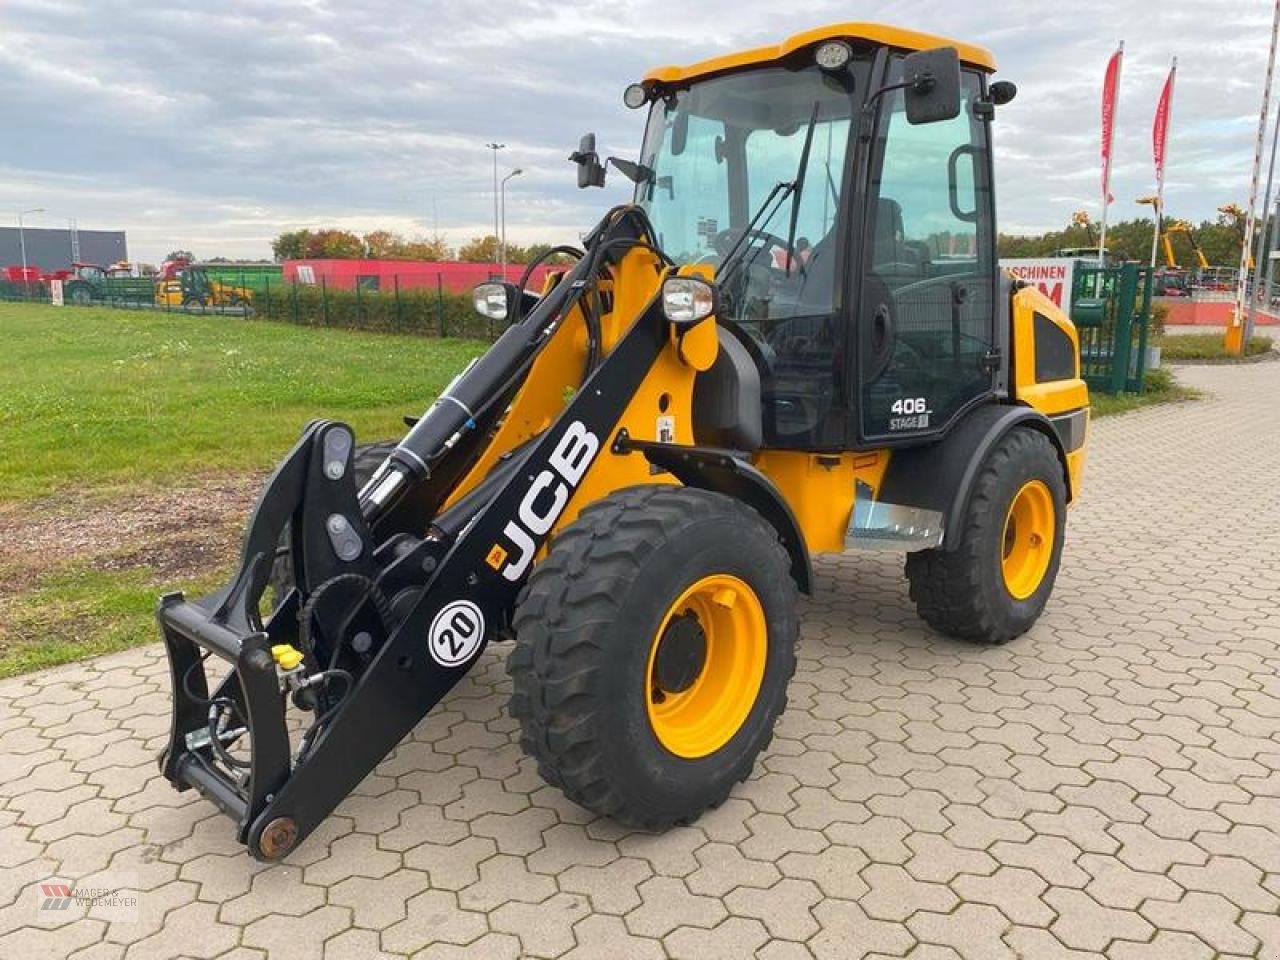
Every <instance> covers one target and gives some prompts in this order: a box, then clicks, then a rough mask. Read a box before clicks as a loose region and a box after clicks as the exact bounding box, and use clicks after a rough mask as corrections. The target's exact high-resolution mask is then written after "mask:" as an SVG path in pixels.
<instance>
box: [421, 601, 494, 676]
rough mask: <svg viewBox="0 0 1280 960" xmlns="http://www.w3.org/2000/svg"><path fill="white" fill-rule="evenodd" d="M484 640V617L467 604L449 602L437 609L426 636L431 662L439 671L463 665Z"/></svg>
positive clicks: (463, 602) (471, 604) (468, 602)
mask: <svg viewBox="0 0 1280 960" xmlns="http://www.w3.org/2000/svg"><path fill="white" fill-rule="evenodd" d="M483 639H484V614H483V613H481V612H480V608H479V607H477V606H476V605H475V604H474V603H472V602H471V601H470V600H452V601H450V602H449V603H446V604H445V605H444V606H443V607H441V608H440V612H439V613H437V614H436V615H435V618H434V619H433V620H432V621H431V629H430V630H429V631H428V632H427V649H428V650H429V651H430V652H431V659H432V660H434V661H435V662H436V663H438V664H440V666H442V667H456V666H459V665H460V664H463V663H466V662H467V661H468V660H470V659H471V658H472V657H473V656H475V652H476V651H477V650H478V649H479V648H480V642H481V641H482V640H483Z"/></svg>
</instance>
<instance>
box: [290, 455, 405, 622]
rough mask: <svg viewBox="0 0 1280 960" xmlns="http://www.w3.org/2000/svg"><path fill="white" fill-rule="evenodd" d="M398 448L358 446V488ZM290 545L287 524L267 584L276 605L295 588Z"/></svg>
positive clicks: (354, 459) (354, 464)
mask: <svg viewBox="0 0 1280 960" xmlns="http://www.w3.org/2000/svg"><path fill="white" fill-rule="evenodd" d="M395 448H396V442H395V441H394V440H392V441H387V442H385V443H367V444H364V445H362V446H357V447H356V449H355V452H354V453H353V454H352V463H351V467H352V474H353V475H354V476H355V481H356V489H357V490H359V489H360V488H361V487H363V486H364V485H365V483H366V482H368V480H369V478H370V477H372V476H373V471H375V470H377V469H378V467H380V466H381V465H382V461H383V460H385V459H387V457H388V456H390V455H391V451H392V450H394V449H395ZM288 546H289V527H288V525H286V526H285V528H284V532H283V533H281V534H280V547H281V549H280V551H279V552H278V553H277V554H276V559H275V562H274V563H273V564H272V565H271V578H270V579H269V580H268V581H267V585H268V586H269V587H270V588H271V590H272V591H273V595H272V601H271V605H272V606H275V605H276V604H277V603H279V602H280V600H281V598H283V597H284V595H285V594H286V593H287V592H288V591H289V590H290V589H292V588H293V556H292V554H290V553H289V551H288V550H287V549H285V548H287V547H288Z"/></svg>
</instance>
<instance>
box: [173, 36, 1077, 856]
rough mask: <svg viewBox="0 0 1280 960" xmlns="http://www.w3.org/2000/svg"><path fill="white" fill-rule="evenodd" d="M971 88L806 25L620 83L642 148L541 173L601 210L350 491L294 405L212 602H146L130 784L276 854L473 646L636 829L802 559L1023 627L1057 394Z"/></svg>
mask: <svg viewBox="0 0 1280 960" xmlns="http://www.w3.org/2000/svg"><path fill="white" fill-rule="evenodd" d="M994 69H995V63H994V61H993V59H992V57H991V55H990V54H989V53H987V52H986V51H984V50H981V49H979V48H977V47H973V46H968V45H964V44H952V43H948V42H947V41H944V40H941V39H939V38H937V37H930V36H925V35H922V34H918V33H913V32H909V31H905V30H899V29H893V28H888V27H883V26H878V25H872V24H840V25H836V26H832V27H828V28H825V29H820V30H814V31H811V32H809V33H804V34H800V35H798V36H795V37H792V38H790V39H789V40H787V41H785V42H784V43H782V44H780V45H779V46H777V47H770V48H760V49H754V50H750V51H746V52H743V53H738V54H734V55H731V56H724V57H718V58H716V59H714V60H709V61H706V62H704V63H698V64H695V65H693V66H689V67H664V68H661V69H658V70H654V71H653V72H651V73H650V74H648V75H647V76H646V77H645V78H644V79H643V80H642V81H641V82H639V83H636V84H633V85H632V86H631V87H629V88H628V89H627V90H626V92H625V96H624V100H625V102H626V104H627V105H628V106H630V107H632V108H635V109H646V110H647V113H648V124H647V127H646V129H645V133H644V140H643V145H642V147H641V151H640V155H639V157H638V159H617V158H608V160H606V161H603V162H602V160H601V158H600V157H599V156H598V155H597V154H596V152H595V149H594V138H592V137H591V136H587V137H584V138H583V142H582V143H581V144H580V148H579V149H578V150H577V151H576V152H575V153H574V154H573V156H572V157H571V158H570V159H572V160H574V161H575V162H576V163H577V164H578V180H579V184H580V185H582V186H591V185H598V184H600V183H602V182H603V180H604V176H605V171H606V169H607V167H608V166H609V165H612V166H614V167H615V168H616V169H617V171H619V173H620V174H621V175H623V176H626V177H627V178H628V179H630V180H631V181H633V182H634V184H635V198H634V202H633V203H631V204H627V205H624V206H620V207H617V208H615V209H613V210H610V211H609V212H608V213H607V214H606V215H605V217H604V218H603V219H602V220H601V221H600V222H599V223H598V224H597V225H596V226H595V227H594V228H593V229H592V230H591V231H590V232H589V233H588V234H587V235H586V237H585V241H584V243H583V248H582V249H581V250H578V249H573V248H560V250H559V251H558V252H561V253H569V254H571V255H572V256H573V257H574V258H576V261H577V262H576V264H575V265H574V266H573V267H572V268H571V269H569V270H568V271H567V272H566V273H565V274H564V275H563V276H561V277H560V278H558V280H557V279H553V280H552V281H549V283H548V285H547V286H546V287H544V288H543V289H541V290H540V291H537V292H532V291H529V290H526V289H524V284H523V283H522V284H511V285H505V286H504V285H500V284H490V285H484V286H482V287H480V288H477V291H476V304H477V309H478V310H480V311H481V312H482V313H484V314H486V315H487V316H489V317H491V318H494V319H500V320H501V321H503V322H505V323H506V324H507V326H506V329H505V332H504V333H503V334H502V336H501V337H500V338H499V339H498V340H497V342H495V343H494V344H493V346H492V347H491V348H490V349H489V351H488V352H487V353H486V354H484V355H483V356H482V357H480V358H479V359H478V360H476V361H475V362H474V363H472V365H471V366H469V367H468V368H467V369H465V370H464V371H463V372H462V373H460V374H459V375H458V377H457V378H456V379H455V380H454V381H453V383H452V384H450V385H449V387H448V389H446V390H445V392H444V393H443V395H441V396H440V397H439V398H438V399H437V400H436V401H435V402H434V404H433V405H432V406H431V407H430V408H429V409H428V410H427V411H426V412H425V413H424V414H423V415H422V416H421V418H419V419H418V420H417V422H416V424H415V425H414V426H413V427H412V428H411V429H410V430H409V432H408V434H407V435H406V436H405V437H404V439H402V440H401V441H400V442H399V444H398V445H397V446H395V447H394V449H393V450H391V452H390V454H389V455H388V456H387V457H386V458H385V460H383V461H382V462H381V463H380V465H378V466H377V467H376V469H374V470H373V471H372V476H371V477H370V478H369V479H368V480H367V482H364V483H362V484H361V485H357V483H356V481H355V474H356V470H355V466H354V452H355V450H356V442H355V438H354V436H353V435H352V431H351V430H350V429H349V428H348V427H346V426H344V425H343V424H341V423H336V422H333V421H328V420H319V421H315V422H313V423H312V424H311V425H310V426H308V427H307V428H306V430H305V431H304V433H303V434H302V438H301V439H300V440H299V441H298V444H297V446H295V447H294V448H293V450H292V452H290V453H289V455H288V456H287V457H286V458H285V459H284V461H283V462H282V463H281V464H280V465H279V467H278V468H277V469H276V471H275V473H274V474H273V475H272V476H271V478H270V480H269V481H268V483H267V485H266V488H265V490H264V491H263V493H262V496H261V499H260V501H259V502H258V505H257V507H256V509H255V511H254V513H253V516H252V519H251V521H250V524H249V529H248V532H247V534H246V538H245V544H244V553H243V560H242V563H241V566H240V568H239V571H238V572H237V573H236V575H235V576H234V578H233V579H232V580H231V582H230V583H229V584H228V585H227V586H226V587H225V588H223V589H222V590H220V591H218V592H217V593H215V594H214V595H212V596H210V597H207V598H205V599H202V600H196V601H187V600H184V599H183V597H182V596H180V595H169V596H166V597H165V598H163V600H162V601H161V604H160V607H159V612H158V616H159V621H160V627H161V630H162V633H163V636H164V640H165V643H166V645H167V649H168V655H169V661H170V666H171V670H172V683H173V703H174V707H173V727H172V737H171V740H170V743H169V746H168V748H167V750H166V751H165V753H164V755H163V757H162V760H161V762H162V766H163V770H164V774H165V776H166V777H167V778H168V779H169V780H170V781H172V783H173V784H174V785H175V786H176V787H177V788H178V789H180V790H185V789H187V788H189V787H194V788H196V789H197V790H199V791H200V792H201V793H203V794H204V795H205V796H207V797H208V798H209V799H211V800H212V801H213V802H214V803H216V804H217V805H218V806H219V807H220V808H221V809H222V810H223V811H225V812H226V813H228V814H229V815H230V816H231V817H232V819H234V820H235V822H236V824H237V829H238V831H239V838H240V840H241V841H242V842H243V843H245V844H246V845H247V846H248V848H249V850H250V852H251V853H252V854H253V855H254V856H256V857H259V858H263V859H268V860H270V859H276V858H279V857H282V856H284V855H285V854H287V853H288V852H289V851H290V850H291V849H293V848H294V847H295V846H296V845H297V844H298V843H299V842H300V841H301V840H302V839H303V838H305V837H306V836H307V834H309V833H310V832H311V831H312V830H313V829H315V827H316V825H317V824H318V823H320V821H321V820H322V819H323V818H324V817H325V816H326V815H327V814H328V813H329V812H330V811H331V810H333V808H334V807H335V806H336V805H337V804H338V803H339V802H340V801H341V800H342V799H343V798H344V797H345V796H346V795H347V794H348V792H349V791H350V790H351V789H352V788H353V787H354V786H355V785H356V784H357V783H359V781H360V780H361V779H362V778H363V777H364V776H365V775H366V774H368V773H369V772H370V770H372V769H373V768H374V766H375V765H376V764H377V763H378V762H379V761H380V760H381V759H382V758H383V757H384V756H385V755H386V754H387V753H388V752H389V751H390V750H391V749H392V748H394V747H395V746H396V744H397V743H399V742H400V740H401V738H403V737H404V736H405V734H406V733H408V732H409V731H410V730H411V729H412V728H413V727H414V726H415V725H416V724H417V723H418V722H419V721H421V720H422V718H423V717H424V716H425V715H426V714H427V712H428V711H429V710H431V708H432V707H433V706H434V705H435V704H436V703H437V702H438V701H439V700H440V698H441V697H443V696H444V695H445V694H446V693H447V692H448V691H449V689H450V688H451V687H452V686H453V685H454V684H456V683H457V682H458V681H459V679H461V678H462V676H463V675H464V674H466V672H467V671H468V670H469V669H471V667H473V666H474V665H475V663H476V661H477V659H478V658H479V657H480V656H481V655H482V653H483V652H484V650H485V647H486V646H487V645H488V644H489V643H491V642H495V641H503V642H506V643H507V644H509V653H508V654H507V664H508V671H509V673H510V675H511V684H512V693H511V710H512V713H513V715H514V716H515V717H516V718H517V719H518V720H519V722H520V729H521V744H522V745H523V747H524V749H525V750H526V751H527V752H528V753H529V754H530V755H531V756H532V757H533V758H535V759H536V762H537V765H538V769H539V770H540V772H541V774H542V775H543V776H544V777H545V778H546V780H547V781H548V782H549V783H551V784H554V785H555V786H557V787H559V788H560V789H562V790H563V791H564V792H565V793H566V794H567V795H568V796H569V797H571V798H572V799H573V800H575V801H576V802H578V803H580V804H582V805H583V806H585V807H587V808H589V809H591V810H593V811H597V812H599V813H601V814H605V815H608V816H610V817H614V818H616V819H618V820H619V821H621V822H623V823H626V824H630V825H635V826H638V827H642V828H647V829H661V828H663V827H666V826H669V825H672V824H677V823H685V822H688V821H690V820H693V819H694V818H696V817H697V816H698V815H699V814H700V813H701V812H702V811H704V810H706V809H707V808H709V807H713V806H715V805H716V804H719V803H720V802H721V801H723V800H724V799H725V797H726V796H727V795H728V793H729V791H730V790H731V789H732V788H733V786H734V784H736V783H737V782H738V781H740V780H742V779H743V778H744V777H746V776H747V775H748V774H749V772H750V771H751V769H752V765H753V763H754V761H755V758H756V756H757V755H758V754H759V752H760V751H761V749H762V748H763V747H764V746H765V745H766V744H767V743H768V742H769V739H770V736H771V733H772V730H773V726H774V723H775V722H776V721H777V719H778V717H779V715H780V714H781V713H782V711H783V708H784V706H785V704H786V689H787V682H788V680H789V678H790V677H791V674H792V671H793V669H794V667H795V650H794V647H795V643H796V638H797V633H798V629H799V615H798V612H797V603H798V595H799V594H800V593H808V592H809V591H810V590H812V588H813V576H812V572H811V559H810V558H811V557H812V556H813V555H814V554H822V553H838V552H841V551H844V550H847V549H852V548H858V547H865V548H869V549H877V550H882V549H887V550H896V551H900V552H902V553H904V554H905V555H906V577H907V579H908V580H909V581H910V591H911V596H912V598H913V599H914V600H915V602H916V605H917V607H918V609H919V611H920V614H921V616H922V617H923V618H924V620H926V621H927V622H928V623H929V624H930V625H932V626H933V627H934V628H936V629H938V630H940V631H942V632H944V633H947V634H951V635H953V636H957V637H962V638H965V639H969V640H973V641H976V642H978V643H1003V642H1005V641H1007V640H1009V639H1010V638H1012V637H1015V636H1017V635H1018V634H1020V633H1022V632H1023V631H1025V630H1026V629H1027V628H1028V627H1030V626H1031V625H1032V624H1033V623H1034V622H1035V620H1036V618H1037V617H1038V616H1039V614H1040V612H1041V610H1042V609H1043V607H1044V605H1045V601H1046V600H1047V599H1048V597H1049V593H1050V591H1051V589H1052V587H1053V582H1054V578H1055V576H1056V574H1057V570H1058V562H1059V557H1060V555H1061V551H1062V543H1063V531H1064V521H1065V517H1066V507H1067V504H1068V503H1069V502H1070V501H1072V500H1073V499H1074V498H1075V497H1076V496H1078V495H1079V491H1080V482H1081V473H1082V468H1083V464H1084V456H1085V434H1086V429H1087V425H1088V393H1087V390H1086V387H1085V384H1084V382H1083V381H1082V380H1081V379H1080V375H1079V359H1078V342H1077V338H1076V333H1075V330H1074V328H1073V327H1072V325H1071V323H1070V321H1069V320H1068V318H1067V317H1065V316H1064V315H1063V314H1062V312H1061V311H1060V310H1058V309H1057V308H1055V306H1054V305H1053V304H1052V303H1051V302H1050V301H1049V300H1048V299H1046V298H1045V297H1044V296H1042V295H1041V294H1040V293H1038V292H1037V291H1036V290H1034V289H1032V288H1027V287H1023V288H1018V287H1017V285H1016V284H1015V283H1014V282H1013V281H1012V280H1011V279H1010V278H1008V277H1007V276H1005V275H1003V274H1002V273H1001V271H1000V270H999V269H998V267H997V264H996V227H995V215H994V193H993V182H992V181H993V177H992V164H991V141H990V137H991V126H992V121H993V119H994V117H995V113H996V110H997V109H998V108H999V107H1000V106H1001V105H1003V104H1005V103H1007V102H1008V101H1009V100H1011V99H1012V98H1013V94H1014V87H1013V85H1012V84H1010V83H1007V82H993V81H992V80H991V74H992V72H993V71H994ZM282 536H283V538H284V539H283V542H282ZM282 561H286V562H284V563H283V568H284V569H286V570H287V571H288V578H287V580H288V582H286V583H284V584H280V585H279V590H278V592H279V593H280V594H281V596H280V598H279V600H278V602H274V603H268V602H267V601H266V600H264V594H267V593H268V591H267V587H268V583H269V581H270V579H271V576H272V570H273V568H274V569H277V570H279V569H281V568H282ZM210 655H212V656H213V657H214V658H216V660H221V661H225V662H226V663H227V664H229V665H230V670H229V672H227V673H226V675H225V677H224V678H223V679H222V680H221V681H220V682H219V683H217V685H216V686H214V685H213V684H212V683H211V680H210V679H209V678H207V676H206V663H207V659H208V657H209V656H210ZM216 660H215V662H216Z"/></svg>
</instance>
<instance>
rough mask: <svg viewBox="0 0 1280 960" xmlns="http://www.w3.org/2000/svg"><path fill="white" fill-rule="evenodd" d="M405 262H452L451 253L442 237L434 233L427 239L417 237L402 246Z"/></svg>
mask: <svg viewBox="0 0 1280 960" xmlns="http://www.w3.org/2000/svg"><path fill="white" fill-rule="evenodd" d="M404 257H405V259H406V260H452V259H453V251H452V250H450V249H449V244H448V243H447V242H446V241H445V238H444V236H443V235H441V234H439V233H434V234H432V235H431V236H429V237H418V238H416V239H413V240H410V241H409V242H408V243H406V244H405V246H404Z"/></svg>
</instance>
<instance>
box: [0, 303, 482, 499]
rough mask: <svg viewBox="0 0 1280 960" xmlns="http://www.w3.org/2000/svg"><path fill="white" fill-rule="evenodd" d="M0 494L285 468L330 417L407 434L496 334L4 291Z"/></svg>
mask: <svg viewBox="0 0 1280 960" xmlns="http://www.w3.org/2000/svg"><path fill="white" fill-rule="evenodd" d="M0 342H2V343H3V344H4V348H3V350H2V351H0V501H3V500H5V499H12V498H29V497H39V496H43V495H46V494H49V493H52V492H53V491H55V490H58V489H60V488H63V487H66V486H71V485H75V486H79V485H84V484H87V485H92V486H95V487H102V486H107V485H112V486H124V485H128V486H130V487H133V486H135V485H137V484H140V483H141V484H147V483H150V484H162V483H167V482H169V481H172V480H174V479H175V478H185V477H190V476H191V475H192V474H199V473H203V472H207V471H224V470H228V469H231V470H236V469H254V468H263V467H268V466H270V465H272V464H274V463H275V462H276V461H277V460H279V459H280V457H281V456H283V455H284V453H285V452H287V450H288V449H289V447H290V446H291V445H292V444H293V442H294V441H295V440H296V439H297V437H298V435H299V433H300V432H301V431H302V428H303V427H304V426H306V424H307V422H308V421H309V420H311V419H312V418H314V417H319V416H324V417H331V418H333V419H338V420H344V421H346V422H348V423H350V424H351V426H352V427H353V428H354V429H355V431H356V436H357V438H358V439H363V440H376V439H385V438H387V437H391V436H397V435H399V434H400V433H402V432H403V430H404V425H403V424H402V423H401V421H400V418H401V416H402V415H403V414H406V413H413V414H418V413H421V412H422V411H423V410H424V409H425V408H426V405H427V403H428V402H429V401H430V400H432V399H433V398H434V397H435V396H436V394H437V393H439V392H440V390H441V389H443V388H444V386H445V385H446V384H447V383H448V382H449V380H450V379H451V378H452V377H453V375H454V374H455V373H457V372H458V371H459V370H460V369H461V368H462V366H463V365H464V364H465V363H466V362H467V360H469V359H470V358H471V357H473V356H476V355H477V354H478V353H480V352H481V351H482V350H483V345H482V344H479V343H476V342H473V341H464V340H432V339H427V338H423V337H408V336H392V335H387V334H367V333H357V332H353V331H346V330H317V329H314V328H306V327H296V326H291V325H287V324H278V323H267V322H263V321H255V320H242V319H236V318H231V317H216V316H209V317H193V316H184V315H180V314H162V313H154V314H153V313H144V312H135V311H131V310H113V309H108V308H66V307H64V308H57V307H52V306H44V305H33V304H21V303H0Z"/></svg>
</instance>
